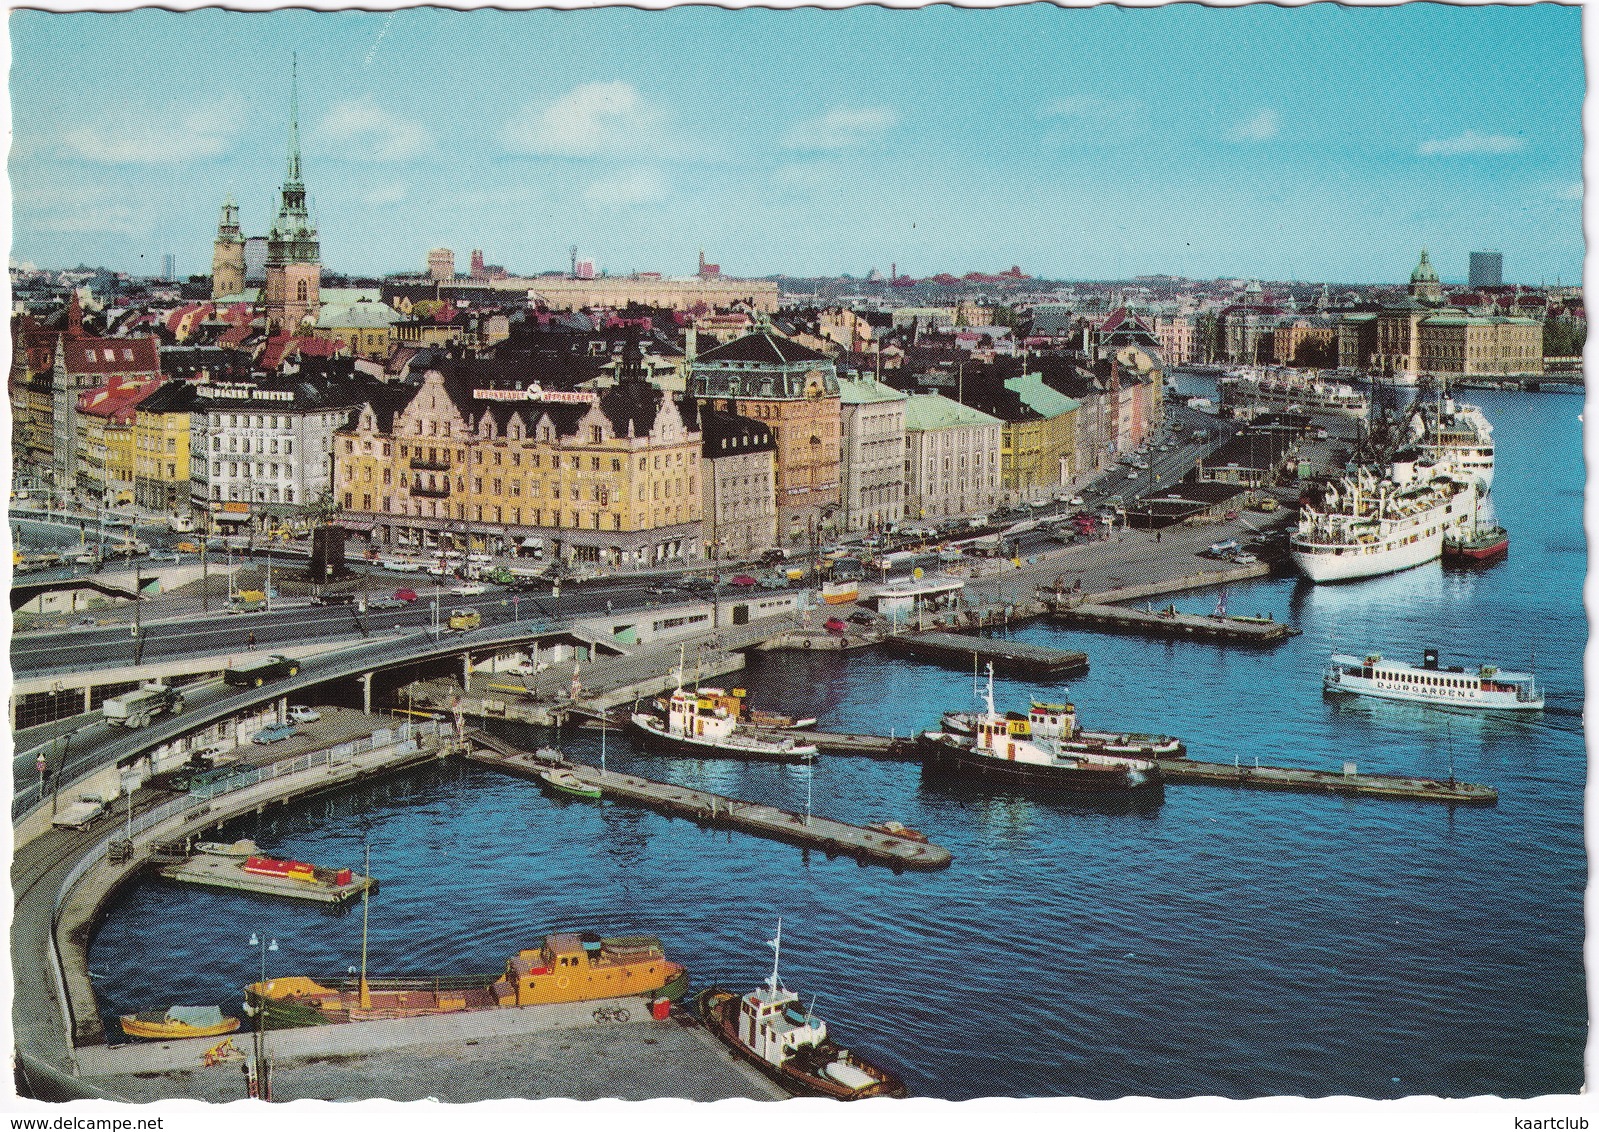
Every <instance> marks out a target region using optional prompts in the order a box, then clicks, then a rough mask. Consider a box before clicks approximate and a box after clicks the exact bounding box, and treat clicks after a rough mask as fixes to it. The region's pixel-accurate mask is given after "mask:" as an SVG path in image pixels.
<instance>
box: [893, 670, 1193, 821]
mask: <svg viewBox="0 0 1599 1132" xmlns="http://www.w3.org/2000/svg"><path fill="white" fill-rule="evenodd" d="M984 705H985V710H983V711H981V712H978V713H976V716H975V719H974V730H973V732H972V734H970V735H958V734H955V733H953V732H949V731H924V732H923V733H922V734H921V735H920V736H918V737H917V741H916V747H917V752H918V753H919V754H920V755H921V756H922V767H923V769H924V771H926V772H927V773H929V774H932V775H945V776H948V777H951V778H957V779H963V780H967V781H974V782H985V781H986V782H991V783H994V784H997V785H1003V786H1014V787H1021V788H1026V789H1029V790H1037V791H1043V792H1051V793H1053V792H1061V793H1080V792H1097V791H1118V792H1124V793H1125V792H1135V791H1137V792H1142V791H1158V790H1160V789H1161V787H1162V779H1161V773H1160V766H1159V764H1158V763H1157V762H1156V761H1155V759H1154V758H1149V757H1139V756H1135V755H1124V754H1112V753H1108V752H1105V751H1090V750H1085V749H1074V748H1071V747H1068V746H1066V745H1065V744H1064V743H1063V742H1062V741H1061V740H1059V739H1041V740H1040V742H1037V743H1034V742H1031V741H1030V740H1029V739H1028V738H1027V737H1026V736H1027V735H1028V734H1030V728H1031V725H1030V721H1029V719H1028V718H1020V719H1007V718H1006V717H1005V716H1003V715H1001V714H999V712H997V711H995V710H994V667H993V665H989V666H988V691H987V694H986V696H985V699H984ZM1057 726H1059V724H1057Z"/></svg>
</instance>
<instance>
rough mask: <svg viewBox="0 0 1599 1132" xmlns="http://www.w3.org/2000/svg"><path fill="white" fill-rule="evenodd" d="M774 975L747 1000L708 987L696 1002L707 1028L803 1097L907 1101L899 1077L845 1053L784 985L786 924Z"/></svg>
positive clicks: (779, 937)
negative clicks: (779, 973)
mask: <svg viewBox="0 0 1599 1132" xmlns="http://www.w3.org/2000/svg"><path fill="white" fill-rule="evenodd" d="M769 942H770V944H771V946H772V949H773V955H772V974H771V976H770V977H769V978H768V979H767V980H766V982H765V983H764V984H763V985H762V986H760V987H757V988H756V989H755V990H753V991H751V992H750V993H749V994H746V995H739V994H736V993H735V992H733V991H730V990H724V989H723V988H721V987H707V988H706V989H705V990H703V991H701V992H700V994H699V997H698V998H697V999H696V1000H695V1001H696V1005H697V1006H698V1007H699V1014H700V1018H701V1020H702V1021H704V1023H705V1025H706V1026H707V1027H709V1028H710V1031H711V1033H713V1034H715V1035H716V1036H717V1037H718V1038H720V1039H721V1040H722V1041H723V1042H725V1043H726V1044H727V1045H728V1046H729V1047H730V1048H731V1049H732V1050H733V1052H734V1053H736V1054H738V1055H739V1056H740V1057H742V1058H743V1059H744V1060H745V1061H748V1062H750V1063H751V1064H752V1065H754V1066H755V1067H756V1068H757V1069H759V1070H760V1071H761V1072H763V1073H765V1074H766V1075H767V1076H768V1077H770V1078H771V1079H772V1080H774V1081H776V1082H777V1083H778V1084H779V1085H782V1086H783V1087H784V1088H785V1089H787V1090H789V1091H790V1092H791V1093H794V1094H796V1095H798V1096H808V1097H832V1098H833V1099H834V1100H840V1101H854V1100H863V1099H865V1098H866V1097H903V1096H905V1085H904V1082H902V1081H901V1080H900V1079H899V1078H898V1077H896V1076H894V1075H893V1074H892V1073H890V1072H888V1070H886V1069H882V1068H880V1067H878V1066H876V1065H873V1064H872V1063H871V1062H869V1061H867V1060H866V1059H865V1058H863V1057H861V1056H860V1055H859V1054H855V1053H851V1052H850V1051H849V1050H847V1049H842V1048H840V1047H839V1046H838V1045H837V1044H836V1043H835V1042H834V1041H833V1039H832V1038H831V1037H830V1036H828V1032H827V1023H826V1022H823V1021H822V1020H821V1019H820V1018H818V1017H816V1015H815V1014H813V1013H811V1011H809V1010H807V1009H805V1008H804V1006H803V1005H802V1004H801V1002H800V996H799V995H797V994H795V993H794V992H793V991H791V990H789V989H788V988H787V987H785V986H783V984H782V983H781V982H780V981H779V980H778V977H777V964H778V960H779V958H780V957H781V955H782V944H783V921H781V920H779V921H778V922H777V938H776V939H773V940H770V941H769Z"/></svg>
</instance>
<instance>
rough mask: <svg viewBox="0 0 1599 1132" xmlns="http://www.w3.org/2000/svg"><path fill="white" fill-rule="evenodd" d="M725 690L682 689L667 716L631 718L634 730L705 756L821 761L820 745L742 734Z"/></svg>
mask: <svg viewBox="0 0 1599 1132" xmlns="http://www.w3.org/2000/svg"><path fill="white" fill-rule="evenodd" d="M722 698H723V694H722V691H721V689H719V688H705V689H702V690H701V691H699V692H692V691H689V690H688V689H686V688H684V687H683V686H682V671H681V670H679V672H678V687H677V690H676V691H675V692H673V693H672V695H671V697H670V698H669V699H668V700H667V701H666V715H665V717H664V718H662V717H661V716H658V715H651V714H649V713H647V712H634V713H633V714H632V715H630V716H629V717H628V720H629V722H631V723H632V725H633V726H634V728H636V729H637V730H639V731H641V732H643V734H644V736H645V738H647V739H649V740H651V741H652V742H653V743H655V744H656V745H657V746H663V747H670V748H673V749H677V750H685V749H686V750H687V751H689V752H690V753H693V754H695V755H699V756H700V757H704V758H725V759H752V760H756V761H760V762H783V763H808V762H814V761H815V759H816V744H814V743H800V742H797V741H796V740H794V739H791V738H782V739H767V738H764V737H761V736H756V735H750V734H747V733H745V732H742V731H740V730H739V727H738V716H737V715H736V714H735V713H734V712H733V711H730V710H729V709H728V707H727V706H726V705H725V704H723V703H722V702H720V701H721V700H722Z"/></svg>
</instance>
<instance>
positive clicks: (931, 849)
mask: <svg viewBox="0 0 1599 1132" xmlns="http://www.w3.org/2000/svg"><path fill="white" fill-rule="evenodd" d="M469 738H470V739H471V740H472V749H471V750H470V751H469V753H468V754H467V757H468V758H469V759H471V760H472V761H473V762H477V763H482V764H483V765H485V766H491V767H495V768H496V769H499V770H504V771H508V772H509V773H512V774H518V775H522V776H524V777H533V776H536V775H537V774H538V772H539V771H540V770H544V769H546V768H549V767H555V766H561V767H565V768H566V769H567V770H570V771H571V772H572V773H573V774H574V775H576V776H577V777H578V778H579V779H580V780H581V781H583V782H585V783H588V784H591V785H594V786H598V787H599V788H600V790H601V791H602V793H603V794H604V796H605V797H607V798H610V799H612V800H613V801H619V802H631V803H634V804H636V805H640V806H646V807H648V808H650V809H652V810H658V811H660V812H661V813H664V814H667V815H669V816H672V817H686V818H689V819H691V820H692V821H695V822H697V823H699V824H701V825H707V826H711V827H713V828H726V829H736V830H739V831H741V832H744V833H752V834H755V835H756V836H757V837H767V838H770V839H772V840H774V841H786V842H788V843H790V844H792V845H799V846H801V847H802V848H806V849H819V850H821V851H822V852H824V853H826V854H827V855H828V856H843V857H854V858H855V859H856V860H857V861H859V862H860V863H861V864H874V865H886V866H888V867H889V868H892V869H895V870H896V871H898V870H901V869H920V870H932V869H943V868H948V867H949V863H950V860H951V856H950V852H949V850H948V849H945V848H943V847H942V846H939V845H934V844H931V843H930V842H920V841H909V840H906V839H905V838H902V837H894V836H892V835H890V834H887V833H882V832H879V831H877V830H873V829H865V828H863V827H861V826H856V825H848V824H846V823H844V822H841V821H835V820H833V819H832V818H824V817H821V816H819V815H816V814H810V815H806V814H796V813H792V812H790V811H788V810H781V809H778V808H777V807H776V806H766V805H762V804H761V803H759V802H745V801H741V800H739V799H737V798H728V797H726V796H724V795H721V794H712V793H710V792H708V791H705V790H694V789H691V788H689V787H687V786H674V785H672V784H671V783H667V782H655V781H652V780H651V779H648V778H640V777H639V776H638V775H634V774H621V773H619V772H617V771H614V770H613V771H602V770H601V769H600V768H599V767H596V766H590V765H588V764H587V763H574V762H570V761H568V760H565V759H560V760H557V759H553V758H541V757H539V756H538V755H537V754H533V753H530V752H527V751H520V750H517V749H516V748H515V747H512V746H511V745H510V744H509V743H506V742H505V741H504V740H501V739H499V738H497V737H495V736H492V735H486V734H484V733H482V732H474V733H472V734H471V735H470V736H469Z"/></svg>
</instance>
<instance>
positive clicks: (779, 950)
mask: <svg viewBox="0 0 1599 1132" xmlns="http://www.w3.org/2000/svg"><path fill="white" fill-rule="evenodd" d="M766 943H767V946H769V947H770V948H771V949H772V977H771V978H769V979H767V980H766V985H767V986H768V987H770V988H771V990H772V993H773V994H774V995H775V994H776V993H777V961H778V960H779V959H780V958H782V955H783V917H781V916H779V917H778V918H777V938H776V939H769V940H767V941H766Z"/></svg>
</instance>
